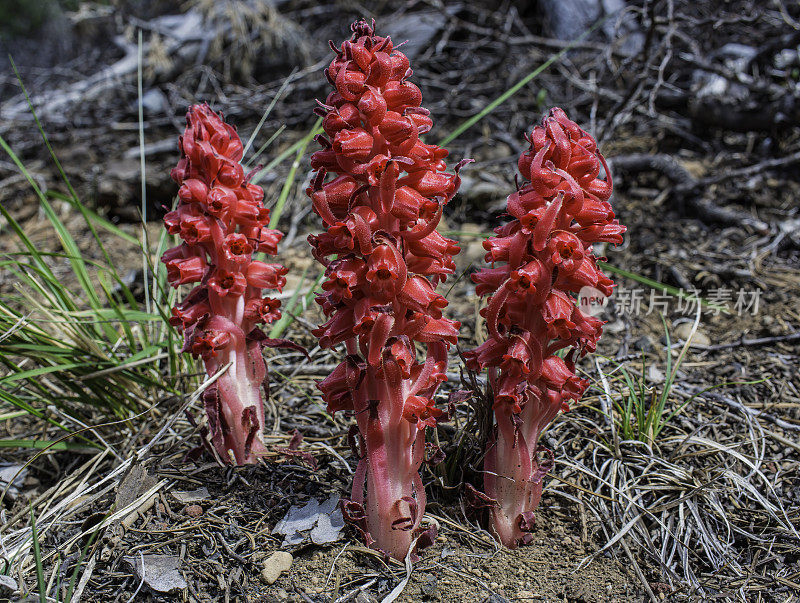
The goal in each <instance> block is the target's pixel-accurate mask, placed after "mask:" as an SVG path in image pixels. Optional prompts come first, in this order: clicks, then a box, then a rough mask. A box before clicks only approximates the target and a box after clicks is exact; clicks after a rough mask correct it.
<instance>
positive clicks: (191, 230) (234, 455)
mask: <svg viewBox="0 0 800 603" xmlns="http://www.w3.org/2000/svg"><path fill="white" fill-rule="evenodd" d="M186 122H187V126H186V131H185V132H184V134H183V136H182V137H181V139H180V149H181V160H180V161H179V163H178V165H177V167H175V168H174V169H173V170H172V178H173V180H175V181H176V182H177V183H178V184H179V185H180V190H179V191H178V206H177V208H176V209H175V210H174V211H171V212H169V213H168V214H167V215H166V216H165V217H164V223H165V224H166V227H167V230H168V231H169V233H170V234H177V235H179V236H180V237H181V239H183V243H181V244H180V245H178V246H177V247H174V248H172V249H170V250H169V251H167V252H166V253H165V254H164V256H163V257H162V258H161V259H162V261H163V262H164V264H165V265H166V268H167V278H168V280H169V283H170V284H171V285H172V286H173V287H178V286H179V285H193V289H192V290H191V292H190V293H189V294H188V295H187V296H186V297H185V298H184V300H183V301H182V302H181V303H179V304H178V305H177V306H176V307H175V308H174V309H173V310H172V318H171V319H170V323H171V324H172V325H173V326H175V327H176V328H177V329H178V330H179V331H180V332H182V333H183V334H184V337H185V344H184V348H183V351H185V352H190V353H191V354H192V355H193V356H194V357H200V358H202V359H203V362H204V363H205V367H206V371H207V373H208V375H213V374H215V373H216V372H217V371H218V370H219V369H221V368H223V367H225V366H227V367H228V368H227V369H226V370H225V371H224V373H223V374H222V375H221V376H220V377H219V378H218V379H217V381H216V382H214V384H213V385H211V386H210V387H209V388H208V389H206V390H205V392H204V394H203V399H204V402H205V409H206V414H207V417H208V434H207V435H210V442H211V446H212V447H213V450H214V451H216V453H217V455H218V457H219V459H220V460H221V461H223V462H225V463H230V464H233V465H243V464H246V463H254V462H256V461H257V460H258V457H259V455H261V454H263V453H264V452H265V448H264V443H263V436H262V430H263V426H264V398H263V397H262V393H261V388H262V386H264V387H265V388H266V383H267V371H266V365H265V363H264V359H263V356H262V353H261V348H262V346H263V345H264V344H265V343H268V344H269V343H274V342H270V341H269V340H267V339H266V336H265V335H264V333H263V332H262V331H261V330H260V329H259V328H258V326H257V325H259V324H260V323H269V322H272V321H273V320H275V319H276V318H278V317H279V316H280V311H279V310H278V308H279V306H280V301H278V300H276V299H271V298H269V297H263V296H262V293H261V292H262V289H277V290H279V291H280V289H281V287H283V285H284V284H285V283H286V279H285V278H284V274H286V268H284V267H283V266H281V265H279V264H267V263H264V262H261V261H258V260H254V259H253V253H255V252H264V253H267V254H271V255H274V254H275V253H276V251H277V245H278V242H279V241H280V240H281V237H282V236H283V235H282V234H281V233H280V232H278V231H277V230H270V229H269V228H267V224H268V222H269V210H268V209H266V208H265V207H264V205H263V203H262V200H263V198H264V191H263V190H262V189H261V187H259V186H256V185H255V184H252V183H250V182H249V181H248V180H249V179H248V176H245V174H244V170H243V168H242V165H241V163H240V162H241V159H242V153H243V148H242V141H241V140H240V139H239V136H238V135H237V134H236V130H235V129H234V128H233V127H232V126H230V125H228V124H226V123H225V122H224V121H223V119H222V116H221V115H218V114H216V113H214V112H213V111H212V110H211V109H210V108H209V107H208V105H195V106H193V107H191V108H190V109H189V112H188V113H187V115H186Z"/></svg>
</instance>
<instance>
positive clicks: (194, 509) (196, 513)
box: [186, 505, 203, 517]
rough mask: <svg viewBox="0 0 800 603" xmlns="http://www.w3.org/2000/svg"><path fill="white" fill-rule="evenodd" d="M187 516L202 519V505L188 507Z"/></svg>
mask: <svg viewBox="0 0 800 603" xmlns="http://www.w3.org/2000/svg"><path fill="white" fill-rule="evenodd" d="M186 514H187V515H188V516H189V517H200V516H201V515H202V514H203V507H201V506H200V505H189V506H188V507H186Z"/></svg>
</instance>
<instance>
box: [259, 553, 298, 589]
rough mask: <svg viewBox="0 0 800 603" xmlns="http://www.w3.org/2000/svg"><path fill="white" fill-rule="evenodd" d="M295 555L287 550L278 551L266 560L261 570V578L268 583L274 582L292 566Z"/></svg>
mask: <svg viewBox="0 0 800 603" xmlns="http://www.w3.org/2000/svg"><path fill="white" fill-rule="evenodd" d="M292 561H294V557H292V555H291V554H290V553H287V552H286V551H276V552H274V553H272V555H270V556H269V557H267V558H266V559H265V560H264V569H263V570H261V580H262V581H264V582H265V583H267V584H274V583H275V581H276V580H277V579H278V578H279V577H280V575H281V574H282V573H283V572H286V571H289V568H290V567H292Z"/></svg>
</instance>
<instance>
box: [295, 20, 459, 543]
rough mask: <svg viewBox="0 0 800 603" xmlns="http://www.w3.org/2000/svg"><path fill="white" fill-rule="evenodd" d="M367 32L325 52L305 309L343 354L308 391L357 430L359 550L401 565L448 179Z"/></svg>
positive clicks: (434, 367)
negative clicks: (310, 281)
mask: <svg viewBox="0 0 800 603" xmlns="http://www.w3.org/2000/svg"><path fill="white" fill-rule="evenodd" d="M373 29H374V24H373V26H372V27H370V26H369V25H368V24H367V23H366V22H364V21H358V22H356V23H354V24H353V26H352V30H353V36H352V38H351V39H350V40H348V41H345V42H344V43H343V44H342V47H341V49H339V48H336V47H335V46H334V45H333V44H332V43H331V46H332V48H333V50H334V52H336V57H335V58H334V59H333V62H332V63H331V65H330V68H329V69H328V70H327V71H326V75H327V77H328V80H329V81H330V83H331V85H333V86H334V87H335V91H334V92H331V94H330V95H329V96H328V98H327V99H326V101H325V103H320V108H319V109H318V112H319V113H320V114H321V115H323V116H324V120H323V127H324V129H325V133H326V134H327V138H325V137H320V138H319V139H318V140H319V142H320V143H321V144H322V145H323V147H324V148H323V149H322V150H320V151H318V152H317V153H315V154H314V156H313V157H312V159H311V161H312V166H313V167H314V169H316V170H317V176H316V178H315V179H314V181H313V182H312V185H311V187H309V189H308V194H309V196H310V197H311V199H312V202H313V205H314V209H315V211H316V212H317V214H318V215H319V216H320V217H321V218H322V219H323V221H324V222H325V224H326V226H327V232H325V233H323V234H320V235H318V236H311V237H309V241H310V242H311V244H312V246H313V247H314V255H315V257H316V258H317V259H318V260H319V261H320V262H321V263H322V264H323V265H324V266H325V267H326V276H327V281H325V282H324V284H323V285H322V287H323V289H324V290H325V293H323V294H322V295H321V296H320V297H318V298H317V302H318V303H319V304H320V305H321V306H322V309H323V311H324V312H325V315H326V316H327V317H328V321H327V322H326V323H325V324H323V325H322V326H321V327H320V328H319V329H317V330H316V331H315V335H317V336H318V337H319V338H320V345H321V346H322V347H325V348H330V347H333V346H335V345H337V344H339V343H344V344H345V347H346V350H347V354H348V355H347V358H346V359H345V360H344V361H343V362H342V363H341V364H340V365H339V366H338V367H337V368H336V370H334V371H333V373H331V375H330V376H328V377H327V378H326V379H325V380H323V381H322V382H321V383H320V384H319V388H320V389H321V390H322V392H323V396H324V398H325V400H326V402H327V404H328V409H329V411H330V412H336V411H339V410H349V411H353V412H354V413H355V417H356V420H357V423H358V437H357V438H354V444H355V442H356V441H357V443H358V449H359V450H358V452H359V453H360V455H361V458H360V460H359V463H358V469H357V470H356V474H355V478H354V482H353V491H352V499H351V500H349V501H344V502H343V510H344V513H345V516H346V517H347V518H348V519H349V520H350V521H351V522H353V523H355V524H356V525H358V527H359V528H360V529H361V531H362V533H363V536H364V538H365V540H366V541H367V543H368V544H371V545H372V546H374V547H375V548H378V549H381V550H383V551H385V552H386V553H388V554H389V555H391V556H392V557H394V558H396V559H402V558H404V557H405V556H406V554H407V553H408V552H409V549H410V547H411V544H412V542H413V541H414V538H415V537H416V536H417V535H418V533H419V529H418V527H419V523H420V519H421V517H422V514H423V512H424V509H425V490H424V488H423V485H422V480H421V478H420V475H419V468H420V465H421V464H422V462H423V460H424V458H423V457H424V454H425V427H426V426H434V425H435V424H436V417H437V416H439V415H440V414H441V412H442V411H441V410H439V409H437V408H436V407H435V406H434V402H433V397H434V394H435V393H436V390H437V388H438V387H439V384H440V383H441V382H442V381H445V380H446V377H445V372H446V367H447V350H448V347H449V345H450V344H453V343H455V342H456V337H457V333H458V328H459V324H458V323H456V322H453V321H451V320H448V319H447V318H444V317H442V309H443V308H445V307H446V306H447V301H446V300H445V298H444V297H442V296H441V295H439V294H438V293H436V292H435V287H436V285H437V284H438V283H439V282H441V281H442V280H444V279H445V277H446V276H447V275H448V274H451V273H452V272H453V270H454V269H455V264H454V262H453V259H452V256H453V255H454V254H456V253H458V251H459V248H458V246H457V245H456V244H455V241H452V240H450V239H446V238H444V237H442V236H441V235H440V234H439V233H438V232H437V231H436V226H437V224H438V223H439V219H440V218H441V215H442V208H443V206H444V205H445V204H446V203H447V202H448V201H449V200H450V199H451V198H452V197H453V195H454V194H455V193H456V191H457V190H458V186H459V184H460V180H459V177H458V175H457V173H456V174H445V173H444V170H445V169H446V166H445V163H444V158H445V157H446V156H447V151H446V150H444V149H441V148H439V147H437V146H435V145H428V144H424V143H423V142H422V141H421V140H420V138H419V136H420V134H422V133H424V132H427V131H428V130H430V128H431V125H432V122H431V119H430V117H429V116H428V111H427V110H425V109H423V108H422V107H420V104H421V102H422V94H421V93H420V91H419V88H417V87H416V86H415V85H414V84H412V83H411V82H410V81H408V78H409V77H410V76H411V73H412V72H411V69H410V68H409V62H408V59H407V58H406V56H405V55H404V54H403V53H401V52H399V51H398V50H396V49H395V47H394V45H393V43H392V41H391V39H389V38H383V37H379V36H376V35H374V31H373ZM328 174H332V175H334V176H335V177H334V178H332V179H330V178H328V179H326V176H327V175H328ZM416 343H420V344H423V345H424V346H425V349H426V354H425V358H424V361H420V360H418V359H417V350H416V345H415V344H416Z"/></svg>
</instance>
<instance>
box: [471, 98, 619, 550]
mask: <svg viewBox="0 0 800 603" xmlns="http://www.w3.org/2000/svg"><path fill="white" fill-rule="evenodd" d="M529 142H530V149H528V150H527V151H525V152H524V153H523V154H522V156H521V157H520V159H519V169H520V172H521V173H522V175H523V176H524V177H525V178H526V179H527V180H529V182H528V183H527V184H526V185H525V186H524V187H523V188H521V189H520V190H518V191H517V192H516V193H514V194H512V195H510V196H509V197H508V213H509V214H510V215H511V217H512V218H513V219H512V220H511V221H510V222H508V223H507V224H504V225H503V226H500V227H498V228H496V229H495V233H496V235H497V236H496V237H493V238H490V239H489V240H487V241H486V242H485V243H484V247H485V248H486V250H487V252H488V253H487V254H486V261H487V262H489V263H491V264H492V266H493V267H492V268H484V269H483V270H481V271H480V272H478V273H476V274H473V275H472V280H473V281H474V282H475V283H476V285H477V287H476V291H477V293H478V294H479V295H487V294H489V295H490V297H489V301H488V306H487V307H486V308H484V309H483V310H482V311H481V314H482V315H483V316H484V317H485V318H486V323H487V327H488V331H489V338H488V340H487V341H486V342H485V343H484V344H483V345H481V346H480V347H478V348H477V349H475V350H471V351H470V352H467V353H466V355H465V356H466V358H467V363H468V366H469V368H471V369H472V370H476V371H477V370H481V369H484V368H487V369H489V370H488V375H489V384H490V386H491V392H492V395H493V399H494V403H493V410H494V415H495V423H496V427H495V429H494V432H493V433H492V435H491V437H490V440H489V442H488V446H487V451H486V456H485V457H484V471H485V472H484V487H485V490H486V495H488V497H489V498H491V499H493V501H494V504H493V507H492V510H491V519H492V521H491V524H492V529H493V531H494V533H495V535H496V536H497V538H498V539H499V540H500V541H501V542H502V543H503V544H504V545H506V546H508V547H512V548H513V547H515V546H517V544H518V543H520V542H523V543H527V542H529V541H530V539H531V535H530V534H529V533H528V532H529V531H530V529H531V528H532V526H533V510H534V509H535V508H536V506H537V505H538V504H539V499H540V498H541V496H542V479H543V478H544V475H545V474H546V473H547V471H548V470H549V469H550V467H551V466H552V462H553V455H552V453H551V452H550V451H549V450H546V449H545V448H544V447H542V446H541V445H539V444H537V441H538V439H539V435H540V434H541V432H542V430H543V429H544V428H545V427H546V426H547V425H548V424H549V423H550V422H551V421H552V420H553V419H554V418H555V416H556V415H557V414H558V412H559V411H560V410H568V402H569V400H578V399H579V398H580V397H581V396H582V395H583V392H584V390H585V389H586V387H587V386H588V382H587V381H586V380H584V379H580V378H578V376H577V375H576V374H575V364H574V359H575V356H576V353H577V354H578V355H580V356H582V355H584V354H585V353H586V352H588V351H594V349H595V345H596V344H597V340H598V339H599V337H600V334H601V333H602V324H603V323H602V321H600V320H598V319H596V318H594V317H592V316H588V315H586V314H584V313H583V312H581V310H580V309H579V308H578V307H577V306H576V297H575V295H576V294H577V293H579V292H580V290H581V289H582V288H584V287H592V288H594V289H596V290H598V291H599V292H600V293H601V294H602V295H605V296H608V295H610V294H611V290H612V287H613V283H612V282H611V280H610V279H609V278H608V277H607V276H605V275H604V274H603V273H602V272H600V271H599V270H598V268H597V261H596V258H595V257H594V256H593V255H592V244H593V243H597V242H601V241H602V242H609V243H615V244H617V243H621V242H622V233H623V232H624V231H625V227H624V226H621V225H620V224H619V222H618V221H617V220H615V219H614V212H613V211H612V209H611V205H610V204H609V203H608V199H609V197H610V196H611V177H610V175H609V174H608V168H607V166H606V164H605V161H604V159H603V157H602V155H601V154H600V153H599V152H598V150H597V145H596V144H595V141H594V140H593V139H592V137H591V136H589V134H587V133H586V132H584V131H583V130H581V129H580V128H579V127H578V126H577V125H576V124H575V123H574V122H572V121H570V120H569V119H568V118H567V116H566V114H565V113H564V112H563V111H562V110H561V109H552V110H551V111H550V114H549V115H548V116H547V117H545V118H544V120H543V121H542V125H541V126H537V127H535V128H534V129H533V132H532V134H531V136H530V138H529ZM601 167H602V168H603V170H604V172H605V174H606V176H605V180H603V179H601V178H600V177H599V174H600V169H601ZM495 264H499V265H497V266H495ZM565 348H568V352H567V353H566V355H565V356H564V357H563V358H561V357H559V356H557V355H556V352H558V351H559V350H563V349H565ZM542 455H544V457H545V458H544V460H541V458H540V457H541V456H542Z"/></svg>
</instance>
